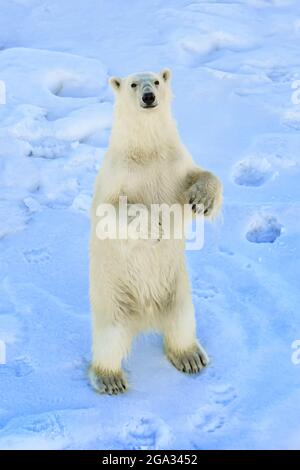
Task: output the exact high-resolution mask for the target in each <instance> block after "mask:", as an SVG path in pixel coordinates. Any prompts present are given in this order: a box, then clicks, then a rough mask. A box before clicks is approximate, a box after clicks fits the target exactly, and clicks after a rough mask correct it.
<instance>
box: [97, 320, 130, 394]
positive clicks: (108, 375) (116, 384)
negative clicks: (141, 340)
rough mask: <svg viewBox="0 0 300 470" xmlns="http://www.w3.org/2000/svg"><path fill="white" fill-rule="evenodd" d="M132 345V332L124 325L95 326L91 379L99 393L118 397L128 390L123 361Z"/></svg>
mask: <svg viewBox="0 0 300 470" xmlns="http://www.w3.org/2000/svg"><path fill="white" fill-rule="evenodd" d="M130 345H131V335H130V332H129V331H128V330H127V329H126V328H124V327H123V326H122V325H115V324H108V325H101V326H100V325H98V326H97V325H94V332H93V361H92V364H91V366H90V369H89V377H90V381H91V385H92V387H93V388H94V389H95V390H96V391H97V392H99V393H107V394H109V395H117V394H119V393H123V392H125V391H126V390H127V381H126V378H125V375H124V373H123V371H122V360H123V359H124V358H125V356H126V355H127V353H128V351H129V349H130Z"/></svg>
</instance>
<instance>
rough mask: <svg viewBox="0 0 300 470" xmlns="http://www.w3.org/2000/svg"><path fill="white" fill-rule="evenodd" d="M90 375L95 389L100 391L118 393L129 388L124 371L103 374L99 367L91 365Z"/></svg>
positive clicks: (110, 393) (109, 393)
mask: <svg viewBox="0 0 300 470" xmlns="http://www.w3.org/2000/svg"><path fill="white" fill-rule="evenodd" d="M89 377H90V382H91V385H92V387H93V389H94V390H96V392H98V393H106V394H108V395H118V394H119V393H124V392H125V391H126V390H127V381H126V379H125V376H124V374H123V372H122V371H120V372H112V373H111V374H102V373H101V372H99V370H97V368H94V367H90V369H89Z"/></svg>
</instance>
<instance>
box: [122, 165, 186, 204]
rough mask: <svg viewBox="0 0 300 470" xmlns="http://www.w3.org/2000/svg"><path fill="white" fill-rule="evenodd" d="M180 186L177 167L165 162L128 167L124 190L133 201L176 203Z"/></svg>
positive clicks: (142, 202) (129, 199) (130, 200)
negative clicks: (171, 166)
mask: <svg viewBox="0 0 300 470" xmlns="http://www.w3.org/2000/svg"><path fill="white" fill-rule="evenodd" d="M179 187H180V183H179V176H178V171H177V169H176V168H173V169H172V168H170V165H169V164H165V163H164V162H163V163H162V164H160V165H157V164H156V165H148V166H139V167H135V168H130V169H128V174H127V177H126V181H124V185H123V191H122V192H123V193H124V194H125V195H126V196H127V198H128V201H129V202H132V203H141V204H162V203H166V204H174V203H176V202H178V196H179V191H180V188H179Z"/></svg>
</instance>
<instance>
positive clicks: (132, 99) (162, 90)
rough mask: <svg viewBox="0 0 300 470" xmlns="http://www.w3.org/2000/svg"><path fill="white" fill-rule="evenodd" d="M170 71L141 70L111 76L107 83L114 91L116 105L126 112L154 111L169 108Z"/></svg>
mask: <svg viewBox="0 0 300 470" xmlns="http://www.w3.org/2000/svg"><path fill="white" fill-rule="evenodd" d="M170 78H171V71H170V70H169V69H163V70H162V71H161V72H160V73H158V74H156V73H153V72H142V73H136V74H132V75H129V76H128V77H126V78H118V77H111V78H110V80H109V83H110V85H111V87H112V89H113V90H114V92H115V96H116V105H117V106H118V107H121V108H123V109H124V110H126V111H127V113H130V112H133V113H134V114H135V115H136V112H137V111H138V112H143V113H145V114H146V113H154V112H155V113H156V112H159V110H166V109H168V108H169V105H170V102H171V87H170Z"/></svg>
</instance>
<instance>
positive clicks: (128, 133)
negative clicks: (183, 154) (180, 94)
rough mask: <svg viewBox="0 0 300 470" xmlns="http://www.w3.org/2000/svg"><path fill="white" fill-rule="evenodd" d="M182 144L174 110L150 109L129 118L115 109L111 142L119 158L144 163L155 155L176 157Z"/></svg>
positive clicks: (162, 157) (156, 156) (114, 152)
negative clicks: (154, 110) (155, 110)
mask: <svg viewBox="0 0 300 470" xmlns="http://www.w3.org/2000/svg"><path fill="white" fill-rule="evenodd" d="M181 146H182V144H181V141H180V138H179V134H178V131H177V127H176V122H175V120H174V119H173V117H172V115H171V112H170V111H168V110H165V111H164V112H162V111H158V112H150V113H148V114H146V113H143V115H139V116H136V117H135V119H132V118H130V117H129V116H128V115H125V113H120V112H116V113H115V120H114V125H113V127H112V132H111V138H110V145H109V148H110V150H112V154H113V155H116V156H117V158H118V159H121V160H126V161H130V160H132V161H134V162H136V163H145V162H147V161H150V160H153V159H174V157H175V152H177V153H178V149H179V148H181Z"/></svg>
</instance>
